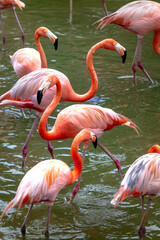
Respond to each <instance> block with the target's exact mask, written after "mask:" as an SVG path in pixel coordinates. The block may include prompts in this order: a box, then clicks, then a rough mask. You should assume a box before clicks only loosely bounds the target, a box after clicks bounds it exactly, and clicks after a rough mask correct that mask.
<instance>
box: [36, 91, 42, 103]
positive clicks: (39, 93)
mask: <svg viewBox="0 0 160 240" xmlns="http://www.w3.org/2000/svg"><path fill="white" fill-rule="evenodd" d="M42 97H43V92H42V90H38V92H37V102H38V104H40V103H41V101H42Z"/></svg>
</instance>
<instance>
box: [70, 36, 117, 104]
mask: <svg viewBox="0 0 160 240" xmlns="http://www.w3.org/2000/svg"><path fill="white" fill-rule="evenodd" d="M112 42H113V40H112V39H107V40H104V41H102V42H99V43H97V44H96V45H94V46H93V47H92V48H91V49H90V51H89V52H88V54H87V57H86V64H87V68H88V71H89V74H90V76H91V87H90V89H89V91H88V92H87V93H85V94H83V95H80V94H77V93H75V92H74V90H73V92H72V93H70V96H69V100H68V101H75V102H84V101H87V100H89V99H91V98H92V97H94V95H95V93H96V92H97V90H98V77H97V74H96V71H95V68H94V66H93V55H94V53H95V52H96V51H97V50H98V49H99V48H105V49H110V50H114V51H115V47H114V45H113V43H112Z"/></svg>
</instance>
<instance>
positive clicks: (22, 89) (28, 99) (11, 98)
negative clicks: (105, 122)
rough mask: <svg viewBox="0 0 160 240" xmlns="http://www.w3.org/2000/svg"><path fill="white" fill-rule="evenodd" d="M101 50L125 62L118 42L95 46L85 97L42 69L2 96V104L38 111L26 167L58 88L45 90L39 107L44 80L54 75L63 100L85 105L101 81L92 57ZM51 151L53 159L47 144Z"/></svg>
mask: <svg viewBox="0 0 160 240" xmlns="http://www.w3.org/2000/svg"><path fill="white" fill-rule="evenodd" d="M99 48H104V49H106V50H108V49H109V50H113V51H117V52H118V53H119V54H120V55H121V57H122V61H123V62H125V59H126V49H125V48H124V47H123V46H121V45H120V44H119V43H118V42H116V41H115V40H113V39H105V40H103V41H101V42H99V43H97V44H95V45H94V46H93V47H92V48H91V49H90V51H89V52H88V54H87V58H86V63H87V68H88V71H89V73H90V76H91V82H92V83H91V87H90V89H89V91H88V92H87V93H85V94H83V95H80V94H77V93H75V91H74V90H73V88H72V86H71V84H70V81H69V79H68V78H67V77H66V75H64V74H63V73H62V72H59V71H57V70H54V69H49V68H42V69H38V70H36V71H34V72H31V73H29V74H27V75H25V76H23V77H22V78H20V79H19V80H18V81H17V83H16V84H15V85H14V86H13V87H12V88H11V89H10V90H9V91H8V92H6V93H4V94H3V95H2V96H0V105H7V104H8V105H13V106H15V107H19V108H29V109H35V110H36V118H35V120H34V122H33V125H32V128H31V130H30V133H29V134H28V137H27V140H26V142H25V144H24V146H23V148H22V154H23V159H22V166H24V164H25V158H26V155H27V146H28V143H29V140H30V137H31V135H32V132H33V130H34V128H35V126H36V124H37V122H38V120H39V117H40V115H41V113H42V112H43V111H44V110H45V109H46V108H47V106H48V105H49V104H50V103H51V101H52V99H53V96H54V94H55V92H56V87H55V86H53V87H51V88H49V89H48V90H47V91H46V93H45V95H44V97H43V99H42V102H41V104H40V105H39V104H38V103H37V91H38V89H39V88H40V86H41V85H42V83H43V81H45V78H46V77H47V76H49V75H51V74H52V75H56V76H57V77H58V78H59V80H60V82H61V85H62V95H61V98H60V101H72V102H73V101H74V102H84V101H87V100H89V99H90V98H92V97H93V96H94V95H95V93H96V92H97V89H98V78H97V75H96V72H95V69H94V66H93V55H94V53H95V52H96V51H97V50H98V49H99ZM48 150H49V151H50V153H51V156H52V157H53V158H54V154H53V148H52V146H51V145H48Z"/></svg>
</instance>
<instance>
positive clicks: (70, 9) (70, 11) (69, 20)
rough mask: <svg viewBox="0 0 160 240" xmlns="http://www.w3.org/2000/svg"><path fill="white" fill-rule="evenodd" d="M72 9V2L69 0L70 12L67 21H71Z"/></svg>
mask: <svg viewBox="0 0 160 240" xmlns="http://www.w3.org/2000/svg"><path fill="white" fill-rule="evenodd" d="M72 9H73V2H72V0H70V13H69V21H70V23H72Z"/></svg>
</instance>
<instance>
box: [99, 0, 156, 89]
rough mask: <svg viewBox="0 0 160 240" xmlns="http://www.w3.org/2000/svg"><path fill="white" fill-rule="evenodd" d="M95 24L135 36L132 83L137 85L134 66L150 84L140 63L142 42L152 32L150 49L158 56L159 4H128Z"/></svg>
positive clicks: (140, 2)
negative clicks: (116, 26) (114, 26)
mask: <svg viewBox="0 0 160 240" xmlns="http://www.w3.org/2000/svg"><path fill="white" fill-rule="evenodd" d="M97 22H101V23H100V24H99V26H98V27H100V26H102V28H103V27H104V26H106V25H108V24H112V23H114V24H116V25H118V26H119V27H122V28H124V29H127V30H129V31H130V32H132V33H134V34H137V36H138V41H137V47H136V50H135V55H134V58H133V62H132V71H133V77H134V83H135V85H136V84H137V82H136V64H137V66H138V67H139V68H140V69H141V70H142V71H143V72H144V74H145V75H146V77H147V78H148V79H149V81H150V82H151V83H152V82H153V81H152V79H151V77H150V76H149V74H148V73H147V71H146V70H145V69H144V67H143V65H142V63H141V52H142V40H143V37H144V35H145V34H147V33H148V32H151V31H154V38H153V42H152V47H153V50H154V51H155V52H156V53H158V54H160V47H159V42H160V3H157V2H153V1H134V2H130V3H128V4H126V5H124V6H123V7H121V8H120V9H118V10H117V11H116V12H114V13H112V14H109V15H108V16H105V17H103V18H101V19H100V20H98V21H97ZM136 61H137V63H136Z"/></svg>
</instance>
